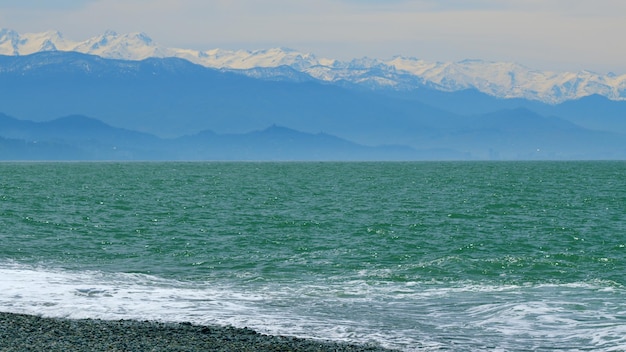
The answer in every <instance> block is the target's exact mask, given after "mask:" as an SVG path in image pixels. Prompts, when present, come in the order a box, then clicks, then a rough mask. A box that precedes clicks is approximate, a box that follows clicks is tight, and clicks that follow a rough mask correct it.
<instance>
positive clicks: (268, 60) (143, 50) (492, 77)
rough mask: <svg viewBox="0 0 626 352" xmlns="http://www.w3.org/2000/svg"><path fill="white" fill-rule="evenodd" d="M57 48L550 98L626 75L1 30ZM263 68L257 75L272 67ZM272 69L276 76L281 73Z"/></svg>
mask: <svg viewBox="0 0 626 352" xmlns="http://www.w3.org/2000/svg"><path fill="white" fill-rule="evenodd" d="M56 50H58V51H76V52H81V53H85V54H92V55H98V56H101V57H104V58H114V59H124V60H142V59H146V58H149V57H178V58H182V59H186V60H189V61H191V62H194V63H196V64H200V65H203V66H206V67H212V68H218V69H226V70H237V71H239V72H242V73H246V71H251V70H258V69H268V68H278V67H280V66H289V67H290V68H291V69H293V70H295V71H299V72H302V73H303V74H306V75H309V76H311V77H313V78H316V79H319V80H324V81H330V82H347V83H350V84H355V85H362V86H366V87H370V88H374V89H378V88H386V89H409V90H410V89H416V88H418V87H420V86H423V85H427V86H429V87H433V88H436V89H439V90H444V91H456V90H462V89H477V90H479V91H481V92H483V93H487V94H490V95H493V96H496V97H500V98H526V99H533V100H541V101H544V102H550V103H558V102H562V101H565V100H570V99H577V98H580V97H583V96H588V95H592V94H599V95H603V96H606V97H608V98H610V99H615V100H626V75H615V74H613V73H612V74H608V75H600V74H596V73H593V72H589V71H580V72H550V71H538V70H532V69H529V68H527V67H525V66H522V65H519V64H516V63H510V62H489V61H483V60H476V59H468V60H463V61H459V62H428V61H425V60H421V59H417V58H412V57H403V56H395V57H393V58H391V59H389V60H379V59H373V58H367V57H364V58H360V59H354V60H351V61H340V60H336V59H328V58H317V57H316V56H315V55H313V54H310V53H301V52H298V51H297V50H294V49H289V48H270V49H263V50H252V51H249V50H223V49H211V50H206V51H198V50H190V49H178V48H167V47H163V46H161V45H159V44H158V43H156V42H155V41H153V40H152V38H150V37H149V36H148V35H147V34H145V33H142V32H138V33H129V34H118V33H116V32H115V31H111V30H109V31H106V32H105V33H104V34H102V35H100V36H96V37H93V38H90V39H87V40H85V41H82V42H74V41H70V40H67V39H65V38H64V37H63V35H62V34H61V33H59V32H57V31H47V32H42V33H26V34H19V33H17V32H16V31H13V30H11V29H0V55H27V54H32V53H35V52H39V51H56ZM267 72H270V71H267ZM267 72H264V73H263V75H267V74H271V72H270V73H267ZM276 72H277V73H276V74H277V75H281V74H284V73H278V71H276ZM249 74H258V72H256V73H250V72H249Z"/></svg>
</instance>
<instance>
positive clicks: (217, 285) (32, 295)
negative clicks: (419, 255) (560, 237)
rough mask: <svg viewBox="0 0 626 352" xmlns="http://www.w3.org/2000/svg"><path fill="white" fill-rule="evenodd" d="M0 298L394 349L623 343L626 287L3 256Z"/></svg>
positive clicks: (13, 305)
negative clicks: (226, 270)
mask: <svg viewBox="0 0 626 352" xmlns="http://www.w3.org/2000/svg"><path fill="white" fill-rule="evenodd" d="M0 276H1V277H2V278H3V279H2V281H0V309H1V310H3V311H5V312H10V313H24V314H33V315H40V316H45V317H63V318H70V319H81V318H95V319H104V320H118V319H133V320H154V321H162V322H191V323H195V324H218V325H232V326H235V327H248V328H252V329H254V330H257V331H259V332H262V333H268V334H274V335H292V336H298V337H306V338H318V339H330V340H336V341H346V342H353V343H377V344H380V345H381V346H383V347H390V348H397V349H402V350H418V349H419V350H429V349H433V350H437V349H441V348H444V349H445V348H452V349H462V350H470V351H472V350H476V351H478V350H481V349H484V348H502V349H505V350H520V349H542V348H547V349H549V348H566V349H569V350H584V349H585V348H587V349H588V348H593V349H594V350H599V351H613V350H618V349H619V348H620V346H624V345H626V324H624V323H625V322H624V316H626V315H625V312H626V303H625V300H624V297H625V296H626V289H625V288H624V287H623V286H621V285H619V284H616V283H613V282H608V281H601V280H595V281H594V280H592V281H589V282H574V283H566V284H558V283H557V284H523V285H493V284H481V283H476V282H455V283H427V282H426V283H425V282H404V283H389V282H387V283H383V282H371V281H367V280H349V281H342V280H340V279H339V278H329V279H328V280H327V281H325V282H315V281H312V282H307V281H306V280H303V281H302V282H282V283H278V282H273V283H272V282H247V283H244V282H209V281H206V282H187V281H179V280H172V279H165V278H161V277H158V276H153V275H146V274H137V273H108V272H100V271H69V270H64V269H58V268H50V267H46V266H43V265H42V266H29V265H23V264H19V263H15V262H5V263H0Z"/></svg>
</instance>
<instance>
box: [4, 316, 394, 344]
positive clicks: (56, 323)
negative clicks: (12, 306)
mask: <svg viewBox="0 0 626 352" xmlns="http://www.w3.org/2000/svg"><path fill="white" fill-rule="evenodd" d="M0 351H3V352H4V351H20V352H21V351H47V352H53V351H241V352H245V351H320V352H321V351H337V352H343V351H346V352H348V351H372V352H378V351H381V352H382V351H390V350H388V349H384V348H381V347H378V346H373V345H352V344H347V343H341V342H333V341H319V340H311V339H302V338H296V337H288V336H272V335H265V334H260V333H257V332H255V331H253V330H250V329H247V328H243V329H240V328H234V327H229V326H199V325H193V324H189V323H160V322H153V321H133V320H115V321H109V320H94V319H81V320H71V319H56V318H42V317H38V316H32V315H23V314H12V313H0Z"/></svg>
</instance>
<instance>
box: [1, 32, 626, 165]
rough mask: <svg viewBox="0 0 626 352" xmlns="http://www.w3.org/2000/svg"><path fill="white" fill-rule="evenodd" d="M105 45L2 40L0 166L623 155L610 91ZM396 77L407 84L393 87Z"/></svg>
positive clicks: (621, 119)
mask: <svg viewBox="0 0 626 352" xmlns="http://www.w3.org/2000/svg"><path fill="white" fill-rule="evenodd" d="M16 38H17V39H16ZM96 39H98V38H96ZM96 39H93V40H91V41H90V42H89V43H87V44H86V43H85V42H83V43H75V42H70V41H66V40H65V39H64V38H63V36H62V35H60V34H59V33H57V32H48V33H43V34H39V35H24V36H20V35H18V34H16V33H15V32H12V31H8V30H3V31H2V32H0V50H1V52H2V53H6V54H9V55H0V112H2V113H4V114H2V115H0V159H2V160H15V159H61V160H67V159H72V160H74V159H77V160H92V159H97V160H450V159H454V160H457V159H471V160H475V159H478V160H503V159H504V160H511V159H524V160H529V159H533V160H534V159H559V160H560V159H625V158H626V101H623V100H619V99H609V98H608V97H607V96H605V95H601V94H592V95H585V96H583V97H580V98H577V99H570V100H565V101H563V102H560V103H554V102H545V101H541V100H538V99H526V98H519V97H518V98H503V97H498V96H496V95H494V94H488V93H485V92H483V91H481V90H479V89H477V88H475V87H473V88H470V89H461V90H455V89H442V88H441V86H437V85H434V84H431V83H429V82H428V81H426V80H424V79H422V78H420V77H419V76H416V75H413V74H411V73H408V71H401V70H398V69H396V68H393V67H391V66H389V65H387V64H385V63H382V62H381V61H378V60H370V59H363V60H355V61H353V62H350V63H340V62H338V61H332V60H327V61H325V60H318V59H315V58H314V56H312V55H308V56H307V55H300V54H298V55H295V52H294V51H289V50H284V49H273V50H268V51H265V52H264V54H263V55H264V56H263V55H261V52H256V54H254V53H255V52H249V54H250V55H251V57H250V58H249V60H248V61H246V60H244V61H246V62H248V64H250V65H251V66H250V67H248V68H241V67H240V68H234V67H235V66H237V65H240V63H241V62H242V61H241V60H240V61H238V62H239V64H234V63H232V62H231V63H230V64H229V65H230V67H226V66H228V65H222V66H220V67H207V66H208V65H204V64H203V65H201V64H198V63H194V62H192V61H191V60H189V59H186V58H181V57H180V56H181V55H173V52H165V50H166V49H159V47H158V46H157V45H156V44H154V42H153V41H152V40H151V39H149V38H148V37H147V36H145V35H141V34H135V35H123V36H120V35H117V34H114V33H107V34H105V35H104V36H102V37H99V39H98V40H96ZM141 43H143V44H141ZM141 48H143V49H141ZM146 48H152V49H154V50H153V51H149V50H147V49H146ZM96 49H98V50H101V51H100V52H98V54H99V55H94V54H95V53H91V54H85V53H82V52H80V51H90V50H92V51H93V50H96ZM140 49H141V50H144V51H143V54H142V55H144V56H145V58H142V59H138V57H139V56H138V55H139V51H141V50H140ZM157 49H158V50H157ZM167 50H175V49H167ZM31 52H32V53H31ZM114 52H117V54H115V55H127V56H128V55H130V56H132V55H137V56H136V57H134V59H132V60H129V59H127V58H124V59H121V58H111V57H110V56H114V54H113V53H114ZM189 52H191V51H189ZM231 53H233V52H231ZM205 54H206V53H205ZM287 54H289V55H291V56H289V55H287ZM100 55H102V56H100ZM241 55H244V54H241ZM259 55H260V56H259ZM281 55H282V56H281ZM294 55H295V56H294ZM161 56H163V57H161ZM177 56H178V57H177ZM200 56H201V55H200ZM205 56H206V57H209V58H210V57H211V55H209V54H206V55H205ZM214 56H215V58H218V57H219V58H220V59H221V60H223V61H224V62H227V61H228V60H234V59H233V57H232V56H229V55H226V54H224V55H222V56H219V55H217V54H216V55H214ZM206 57H205V58H206ZM242 57H243V56H242ZM272 57H274V59H271V58H272ZM229 58H230V59H229ZM263 60H265V61H263ZM272 60H276V62H279V63H280V64H277V63H275V64H274V66H271V65H270V63H271V62H273V61H272ZM281 60H282V61H281ZM311 60H317V62H318V64H317V66H308V64H307V62H312V61H311ZM396 60H399V59H398V58H396ZM252 62H256V63H255V65H259V66H252V64H251V63H252ZM263 62H266V63H267V64H266V65H265V66H263V65H264V64H263ZM288 62H291V64H289V65H287V64H286V63H288ZM297 62H299V64H298V63H297ZM398 62H399V61H398ZM470 63H471V62H469V61H467V62H465V64H468V65H469V64H470ZM494 65H495V64H494ZM476 66H480V65H478V64H476ZM314 67H315V69H318V70H320V71H319V72H321V71H323V70H330V69H329V68H332V70H336V71H337V72H339V71H341V70H343V71H344V72H346V73H345V75H346V77H348V76H349V77H353V78H354V77H357V76H359V77H361V78H360V79H356V80H351V79H347V78H346V79H334V78H328V79H321V78H319V77H321V76H314V75H312V74H310V73H309V72H308V71H307V70H309V69H312V68H314ZM332 70H331V71H332ZM327 72H329V71H327ZM391 74H393V75H396V76H394V77H403V78H402V79H403V80H404V81H403V82H405V83H406V84H407V85H406V86H399V85H394V84H384V83H385V82H387V83H388V82H389V81H384V80H382V79H380V77H382V76H384V75H387V76H389V75H391ZM492 74H493V73H492ZM389 77H390V76H389ZM451 77H452V76H451ZM454 79H456V78H450V79H447V80H445V82H447V83H446V84H449V85H452V83H451V82H452V81H453V80H454ZM616 79H617V78H616ZM394 82H397V81H394ZM407 82H413V83H414V85H409V84H408V83H407ZM413 83H412V84H413ZM544 83H545V82H544ZM535 84H540V79H539V78H537V80H536V81H535Z"/></svg>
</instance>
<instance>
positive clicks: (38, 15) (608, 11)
mask: <svg viewBox="0 0 626 352" xmlns="http://www.w3.org/2000/svg"><path fill="white" fill-rule="evenodd" d="M0 27H5V28H11V29H15V30H17V31H18V32H21V33H27V32H39V31H45V30H50V29H56V30H59V31H61V32H62V33H64V34H65V36H66V37H67V38H69V39H73V40H84V39H87V38H89V37H92V36H96V35H100V34H102V33H103V32H104V31H105V30H107V29H111V30H115V31H117V32H118V33H126V32H145V33H147V34H148V35H149V36H150V37H152V39H154V40H155V41H156V42H158V43H160V44H163V45H166V46H170V47H181V48H193V49H213V48H225V49H264V48H270V47H279V46H280V47H289V48H293V49H297V50H300V51H305V52H312V53H314V54H316V55H317V56H319V57H330V58H339V59H351V58H357V57H363V56H369V57H375V58H383V59H384V58H390V57H392V56H394V55H403V56H412V57H417V58H422V59H426V60H429V61H456V60H462V59H466V58H473V59H485V60H490V61H514V62H518V63H521V64H525V65H527V66H530V67H533V68H538V69H552V70H582V69H588V70H592V71H596V72H600V73H607V72H609V71H613V72H615V73H619V74H623V73H626V41H625V40H624V36H625V35H626V0H593V1H592V0H510V1H508V0H385V1H383V0H14V1H8V0H0Z"/></svg>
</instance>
